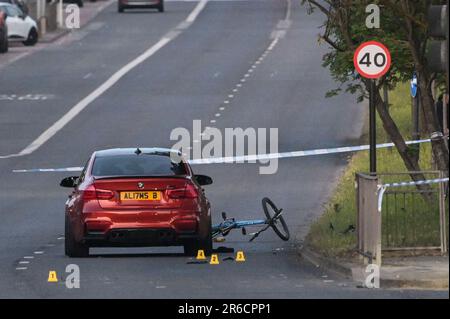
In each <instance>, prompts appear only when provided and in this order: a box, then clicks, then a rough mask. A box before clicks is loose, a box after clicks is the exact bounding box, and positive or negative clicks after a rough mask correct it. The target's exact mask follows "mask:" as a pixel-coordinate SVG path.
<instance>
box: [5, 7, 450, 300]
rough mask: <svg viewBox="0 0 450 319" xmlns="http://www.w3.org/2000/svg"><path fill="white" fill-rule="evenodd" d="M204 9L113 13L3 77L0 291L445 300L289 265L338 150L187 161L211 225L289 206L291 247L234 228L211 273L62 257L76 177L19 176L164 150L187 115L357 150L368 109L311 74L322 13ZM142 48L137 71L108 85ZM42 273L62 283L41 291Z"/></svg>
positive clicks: (133, 255)
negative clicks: (235, 254) (266, 158)
mask: <svg viewBox="0 0 450 319" xmlns="http://www.w3.org/2000/svg"><path fill="white" fill-rule="evenodd" d="M198 5H199V3H198V2H195V1H192V2H186V1H179V2H177V1H170V2H167V4H166V13H164V14H159V13H156V12H154V11H146V10H144V11H134V12H132V11H130V12H126V13H125V14H118V13H117V12H116V5H115V4H113V5H111V6H109V7H107V8H106V9H105V10H104V11H103V12H102V13H100V14H99V15H98V16H97V17H96V18H95V19H94V20H93V21H91V22H90V23H89V24H88V25H87V26H86V27H84V28H82V29H81V30H78V31H74V32H73V33H71V34H70V35H68V36H66V37H65V38H63V39H60V40H58V41H57V42H56V43H53V44H51V45H48V46H46V47H45V48H44V49H42V50H39V51H38V52H35V53H33V54H31V55H28V56H26V57H24V58H22V59H21V60H19V61H16V62H14V63H12V64H9V65H7V66H5V67H3V68H2V70H1V72H0V83H1V86H0V94H1V95H3V97H4V98H3V99H2V100H1V101H0V114H1V117H0V136H1V139H0V180H1V184H0V216H1V219H2V222H1V223H0V239H1V240H0V273H1V276H0V297H2V298H12V297H15V298H76V297H83V298H119V297H120V298H336V297H337V298H389V297H395V298H417V297H448V292H427V291H401V290H383V289H380V290H366V289H358V288H356V284H355V283H352V282H349V281H348V280H346V279H342V278H339V277H336V276H333V275H332V274H326V273H324V272H322V271H321V270H318V269H315V268H314V267H312V266H311V265H309V264H307V263H306V262H304V261H302V260H301V259H300V258H299V256H298V245H299V244H300V243H301V241H302V239H303V238H304V236H305V234H306V232H307V230H308V226H309V225H310V224H311V222H312V220H314V218H317V217H318V216H319V215H320V213H321V211H322V208H323V206H322V205H323V204H324V203H325V202H326V200H327V198H328V196H329V195H330V193H331V192H332V190H333V187H335V184H336V179H337V177H338V176H339V174H340V173H341V172H342V169H343V168H344V167H345V164H346V157H345V156H343V155H339V156H321V157H310V158H301V159H298V158H297V159H283V160H281V161H280V163H279V169H278V172H277V173H276V174H274V175H260V174H259V165H255V164H227V165H223V164H220V165H199V166H196V167H195V170H196V173H201V174H208V175H210V176H211V177H213V179H214V181H215V183H214V185H212V186H209V187H207V193H208V196H209V198H210V200H211V202H212V204H213V220H214V221H215V222H217V221H220V213H221V212H222V211H227V212H228V214H229V216H232V217H236V218H240V219H249V218H255V217H256V218H260V217H262V209H261V204H260V202H261V199H262V198H263V197H264V196H269V197H271V198H272V199H273V200H274V201H275V202H276V203H278V205H279V206H282V207H283V208H284V209H285V218H286V220H287V221H288V224H289V226H290V230H291V233H292V234H293V235H294V236H293V237H294V238H292V240H291V241H290V242H287V243H285V242H282V241H280V240H279V239H278V238H277V237H276V236H275V234H273V233H269V232H266V233H264V234H263V235H261V236H260V238H258V239H257V240H256V241H255V242H254V243H248V242H247V240H246V238H244V237H242V236H241V234H239V233H237V234H233V235H232V236H230V237H229V238H228V240H227V241H226V242H225V243H223V244H216V247H218V246H226V247H232V248H234V249H235V250H243V251H244V253H245V256H246V262H245V263H234V262H230V261H223V260H222V259H223V258H224V257H226V256H232V255H230V254H221V255H220V261H221V263H220V265H216V266H212V265H208V264H207V265H195V264H188V262H189V261H190V259H189V258H187V257H184V256H183V255H182V249H181V248H178V247H174V248H169V249H167V248H148V249H142V248H140V249H92V250H91V253H92V254H93V256H92V257H90V258H86V259H69V258H67V257H66V256H65V255H64V246H63V242H64V240H63V237H62V236H63V233H64V202H65V200H66V197H67V195H68V190H67V189H61V188H59V187H58V184H59V181H60V180H61V179H62V178H63V177H65V176H67V175H71V174H70V173H35V174H31V173H30V174H17V173H13V172H12V170H13V169H23V168H55V167H70V166H80V165H83V164H84V163H85V161H86V160H87V159H88V157H89V155H90V154H91V153H92V152H93V151H95V150H97V149H105V148H110V147H130V146H162V147H171V146H172V145H173V144H174V142H173V141H170V139H169V136H170V133H171V131H172V130H173V129H174V128H177V127H184V128H188V129H190V128H191V127H192V121H193V120H201V121H202V123H203V124H204V125H205V126H206V125H207V126H211V127H217V128H219V129H221V130H223V129H225V128H237V127H240V128H249V127H252V128H279V141H280V143H279V151H280V152H283V151H295V150H305V149H313V148H324V147H336V146H343V145H352V144H356V143H357V140H358V138H359V136H360V134H361V127H362V123H363V119H364V110H363V106H362V105H357V104H356V103H355V98H354V97H353V96H349V95H345V94H344V95H341V96H339V97H336V98H333V99H326V98H325V97H324V95H325V92H326V91H327V90H330V89H333V88H335V83H334V82H333V80H332V79H331V78H330V76H329V73H328V71H327V70H326V69H324V68H322V67H321V56H322V54H323V53H324V52H326V47H325V46H319V45H318V43H317V34H318V27H319V26H320V25H321V22H322V17H321V16H320V15H316V14H314V15H308V14H307V12H306V9H305V8H304V7H301V6H300V5H299V3H298V1H296V2H295V3H294V2H292V3H291V5H290V3H289V1H287V0H248V1H209V2H208V3H206V5H205V6H204V7H203V8H202V10H199V9H198V8H199V7H197V6H198ZM195 8H197V10H196V9H195ZM161 39H166V40H163V42H161ZM155 46H156V47H155ZM152 48H153V50H152ZM149 49H150V50H151V52H150V53H151V54H150V56H148V57H146V59H144V60H143V61H141V62H142V63H140V64H138V65H134V68H131V69H129V70H127V72H125V73H124V74H122V75H121V77H120V79H116V80H117V81H115V80H114V79H115V78H112V76H113V75H114V74H115V73H116V72H117V71H118V70H120V69H121V68H123V67H124V66H130V65H129V63H130V62H132V61H136V60H135V59H136V58H137V57H139V56H140V55H141V54H143V53H144V52H147V53H149V51H147V50H149ZM105 84H106V85H107V88H106V89H105V90H103V91H102V90H100V91H98V89H99V88H101V87H102V85H105ZM103 88H105V87H104V86H103ZM93 93H94V95H92V94H93ZM5 96H6V97H5ZM88 96H91V97H92V96H93V97H95V98H93V99H92V100H90V101H89V103H87V104H86V103H85V105H84V107H83V108H82V109H81V110H78V111H79V112H77V113H76V114H75V115H76V116H72V117H70V120H67V121H64V123H63V124H62V125H61V126H60V127H57V129H56V130H55V131H52V132H53V133H51V134H50V133H48V134H44V135H41V134H42V133H43V132H46V130H48V129H49V128H55V126H54V123H55V122H56V121H57V120H59V119H61V118H62V117H63V116H64V115H65V114H67V113H68V112H69V110H71V109H72V108H73V107H74V106H77V105H78V106H80V104H79V103H80V101H85V98H86V97H88ZM72 115H73V114H72ZM66 119H67V118H66ZM39 136H41V137H42V138H41V139H38V140H37V138H38V137H39ZM34 141H37V143H35V144H32V146H31V147H29V145H30V144H31V143H32V142H34ZM23 150H25V153H23V152H22V154H21V151H23ZM18 154H19V156H18ZM68 264H77V265H78V266H79V267H80V271H81V288H80V289H67V288H66V287H65V284H64V278H65V276H66V275H67V274H66V273H65V268H66V266H67V265H68ZM50 270H54V271H56V272H57V274H58V278H59V282H58V283H48V282H47V277H48V273H49V271H50Z"/></svg>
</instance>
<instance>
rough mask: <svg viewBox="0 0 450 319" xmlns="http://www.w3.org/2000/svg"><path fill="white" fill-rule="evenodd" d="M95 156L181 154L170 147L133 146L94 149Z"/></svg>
mask: <svg viewBox="0 0 450 319" xmlns="http://www.w3.org/2000/svg"><path fill="white" fill-rule="evenodd" d="M94 154H95V157H107V156H117V155H139V154H147V155H163V156H170V155H171V154H177V155H181V153H180V151H178V150H174V149H170V148H159V147H152V148H147V147H141V148H139V147H137V148H136V147H135V148H111V149H105V150H100V151H96V152H95V153H94Z"/></svg>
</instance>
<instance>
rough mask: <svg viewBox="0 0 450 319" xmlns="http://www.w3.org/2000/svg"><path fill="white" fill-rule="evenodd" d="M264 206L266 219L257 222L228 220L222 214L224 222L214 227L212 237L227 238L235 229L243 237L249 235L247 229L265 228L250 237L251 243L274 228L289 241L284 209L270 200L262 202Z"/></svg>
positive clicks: (282, 237) (279, 235) (225, 215)
mask: <svg viewBox="0 0 450 319" xmlns="http://www.w3.org/2000/svg"><path fill="white" fill-rule="evenodd" d="M262 206H263V211H264V215H265V216H266V219H256V220H235V219H234V218H227V214H226V213H222V218H223V222H221V223H220V224H216V225H213V227H212V237H213V238H218V237H225V236H227V235H228V234H229V233H230V232H231V231H232V230H233V229H241V230H242V234H243V235H247V228H246V227H255V226H256V227H257V226H263V227H262V228H261V229H259V230H258V231H256V232H254V233H250V234H248V235H250V236H251V238H250V241H253V240H255V239H256V238H257V237H258V236H259V235H260V234H261V233H262V232H264V231H266V230H267V229H269V228H272V229H273V230H274V232H275V233H276V234H277V235H278V237H280V238H281V239H282V240H284V241H288V240H289V237H290V235H289V229H288V227H287V224H286V222H285V220H284V218H283V209H278V208H277V206H276V205H275V204H274V203H273V202H272V201H271V200H270V199H269V198H267V197H266V198H264V199H263V200H262Z"/></svg>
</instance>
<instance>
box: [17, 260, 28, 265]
mask: <svg viewBox="0 0 450 319" xmlns="http://www.w3.org/2000/svg"><path fill="white" fill-rule="evenodd" d="M29 263H30V262H29V261H27V260H22V261H19V264H20V265H26V264H29Z"/></svg>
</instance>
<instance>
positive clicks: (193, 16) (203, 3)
mask: <svg viewBox="0 0 450 319" xmlns="http://www.w3.org/2000/svg"><path fill="white" fill-rule="evenodd" d="M207 3H208V0H201V1H200V2H199V3H198V4H197V6H196V7H195V8H194V10H193V11H192V12H191V14H190V15H189V16H188V17H187V19H186V22H191V23H192V22H194V21H195V19H197V17H198V15H199V14H200V12H202V10H203V9H204V8H205V6H206V4H207Z"/></svg>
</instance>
